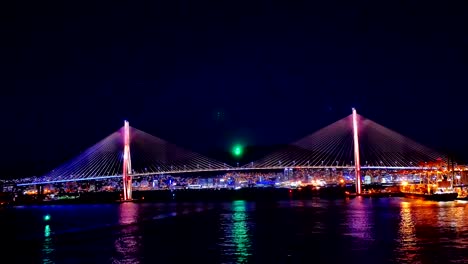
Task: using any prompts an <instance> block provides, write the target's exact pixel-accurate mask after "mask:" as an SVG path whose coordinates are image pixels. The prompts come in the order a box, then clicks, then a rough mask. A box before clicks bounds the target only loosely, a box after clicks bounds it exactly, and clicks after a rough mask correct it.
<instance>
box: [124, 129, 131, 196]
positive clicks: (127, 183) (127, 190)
mask: <svg viewBox="0 0 468 264" xmlns="http://www.w3.org/2000/svg"><path fill="white" fill-rule="evenodd" d="M123 154H124V156H123V172H122V177H123V199H124V201H129V200H132V176H131V175H130V174H131V173H132V159H131V157H130V126H129V124H128V121H125V122H124V153H123Z"/></svg>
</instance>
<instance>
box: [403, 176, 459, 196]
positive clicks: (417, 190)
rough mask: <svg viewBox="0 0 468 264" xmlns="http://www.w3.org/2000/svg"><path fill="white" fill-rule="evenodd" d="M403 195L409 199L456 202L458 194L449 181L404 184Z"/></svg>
mask: <svg viewBox="0 0 468 264" xmlns="http://www.w3.org/2000/svg"><path fill="white" fill-rule="evenodd" d="M401 193H402V194H403V195H404V196H405V197H408V198H420V199H424V200H430V201H454V200H455V199H456V198H457V197H458V193H457V192H456V191H455V190H454V188H453V187H452V186H451V183H450V182H448V181H447V180H443V181H440V182H437V183H433V184H408V182H403V183H402V185H401Z"/></svg>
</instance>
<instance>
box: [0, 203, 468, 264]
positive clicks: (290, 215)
mask: <svg viewBox="0 0 468 264" xmlns="http://www.w3.org/2000/svg"><path fill="white" fill-rule="evenodd" d="M45 215H50V220H49V221H45V220H44V216H45ZM0 224H1V225H2V229H3V235H2V240H3V242H5V243H2V244H7V245H5V246H2V247H1V249H2V252H1V259H3V260H7V259H8V260H9V261H7V262H5V263H467V262H468V203H465V202H445V203H438V202H427V201H420V200H407V199H403V198H385V199H360V198H356V199H352V200H320V199H316V200H304V201H282V202H271V203H266V202H262V203H255V202H246V201H234V202H228V203H147V204H134V203H123V204H102V205H60V206H35V207H33V206H31V207H16V208H9V209H1V210H0Z"/></svg>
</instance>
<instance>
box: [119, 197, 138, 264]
mask: <svg viewBox="0 0 468 264" xmlns="http://www.w3.org/2000/svg"><path fill="white" fill-rule="evenodd" d="M139 206H140V205H139V204H136V203H121V204H120V208H119V224H120V225H121V226H122V230H121V231H120V232H119V235H118V236H117V237H116V239H115V241H114V247H115V251H116V256H114V257H113V258H112V263H140V249H141V247H142V237H141V235H140V232H139V228H140V227H139V225H135V223H137V221H138V216H139V215H138V209H139Z"/></svg>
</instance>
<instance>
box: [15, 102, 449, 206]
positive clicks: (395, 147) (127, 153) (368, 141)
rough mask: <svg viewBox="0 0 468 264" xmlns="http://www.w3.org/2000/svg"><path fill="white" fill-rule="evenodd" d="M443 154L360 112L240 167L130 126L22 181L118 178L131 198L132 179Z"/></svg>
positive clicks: (407, 160)
mask: <svg viewBox="0 0 468 264" xmlns="http://www.w3.org/2000/svg"><path fill="white" fill-rule="evenodd" d="M441 160H442V161H443V160H445V156H444V155H442V154H440V153H438V152H436V151H434V150H431V149H429V148H427V147H425V146H423V145H421V144H419V143H417V142H415V141H413V140H411V139H409V138H407V137H404V136H403V135H401V134H399V133H397V132H395V131H392V130H390V129H388V128H385V127H383V126H381V125H379V124H377V123H375V122H373V121H371V120H369V119H366V118H364V117H362V116H360V115H358V114H357V113H356V111H355V110H354V109H353V113H352V114H351V115H349V116H347V117H344V118H342V119H340V120H338V121H336V122H335V123H333V124H330V125H328V126H326V127H324V128H322V129H320V130H318V131H316V132H315V133H313V134H311V135H309V136H307V137H305V138H302V139H300V140H298V141H296V142H293V143H291V144H289V145H288V146H287V147H285V148H284V149H280V150H278V151H276V152H274V153H272V154H270V155H267V156H266V157H264V158H262V159H260V160H257V161H252V162H249V163H247V164H245V165H244V166H241V167H232V166H230V165H228V164H226V163H223V162H220V161H217V160H215V159H211V158H208V157H205V156H203V155H201V154H198V153H195V152H192V151H189V150H186V149H184V148H181V147H178V146H176V145H173V144H171V143H169V142H167V141H165V140H163V139H160V138H158V137H155V136H152V135H150V134H147V133H145V132H143V131H141V130H138V129H136V128H133V127H130V126H129V124H128V122H125V125H124V127H122V128H120V129H119V130H117V131H116V132H114V133H112V134H110V135H109V136H108V137H106V138H104V139H103V140H101V141H100V142H98V143H96V144H95V145H94V146H92V147H90V148H88V149H87V150H86V151H84V152H83V153H82V154H80V155H79V156H77V157H76V158H74V159H72V160H70V161H69V162H67V163H65V164H63V165H62V166H59V167H58V168H55V169H54V170H52V171H50V172H49V173H47V174H45V175H43V176H41V177H34V178H30V180H29V181H26V182H23V183H21V184H18V185H23V186H24V185H33V184H48V183H57V182H69V181H80V180H95V179H106V178H113V177H119V178H123V181H124V190H126V191H124V198H127V199H130V198H131V181H132V177H138V176H145V175H157V174H177V173H195V172H213V171H221V172H225V171H239V170H249V171H252V170H267V169H285V168H293V169H307V168H310V169H315V168H316V169H327V168H331V169H349V170H354V172H355V175H356V179H359V180H357V181H356V183H357V184H356V185H357V186H356V187H357V192H360V183H361V181H360V170H361V169H367V170H371V169H376V170H381V169H388V170H421V169H422V170H424V169H426V170H427V169H432V167H431V166H433V165H431V164H435V163H436V162H439V161H441Z"/></svg>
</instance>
